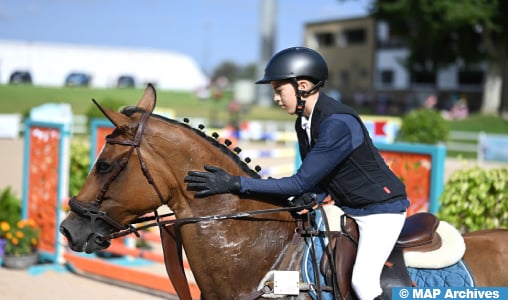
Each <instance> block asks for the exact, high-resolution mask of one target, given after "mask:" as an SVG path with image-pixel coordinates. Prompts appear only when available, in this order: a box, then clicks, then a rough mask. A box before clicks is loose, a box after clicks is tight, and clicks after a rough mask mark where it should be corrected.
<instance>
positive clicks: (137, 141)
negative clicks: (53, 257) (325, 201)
mask: <svg viewBox="0 0 508 300" xmlns="http://www.w3.org/2000/svg"><path fill="white" fill-rule="evenodd" d="M150 115H151V113H150V112H148V111H145V112H143V115H142V116H141V120H140V122H139V125H138V128H137V131H136V135H135V136H134V139H133V140H120V139H114V138H111V137H109V136H108V137H106V143H109V144H117V145H124V146H129V147H130V149H129V151H128V153H127V155H126V156H125V157H124V158H123V159H122V160H121V162H120V164H119V165H118V167H117V168H116V170H115V171H114V172H113V174H112V175H111V177H109V179H108V181H106V183H104V185H103V186H102V188H101V189H100V191H99V192H98V193H97V196H96V199H95V201H94V202H93V203H84V202H82V201H79V200H78V199H76V197H72V198H71V199H70V200H69V207H70V209H71V210H72V211H73V212H75V213H77V214H78V215H81V216H83V217H88V218H90V223H91V227H92V232H93V238H94V240H95V241H96V242H97V243H99V244H103V243H108V242H109V240H111V239H115V238H119V237H122V236H126V235H129V234H131V233H134V234H135V235H136V236H137V237H140V234H139V232H138V231H139V230H144V229H147V228H150V227H155V226H158V227H160V228H163V227H164V226H166V225H181V224H187V223H198V222H202V221H210V220H224V219H241V218H248V217H251V216H254V215H260V214H269V213H276V212H283V211H287V212H297V211H301V210H302V209H312V206H313V204H307V205H302V206H294V207H281V208H274V209H263V210H254V211H245V212H239V213H232V214H220V215H208V216H200V217H190V218H180V219H169V220H162V219H163V218H166V217H169V216H173V215H174V213H168V214H164V215H160V216H159V215H158V213H157V210H154V215H153V216H147V217H139V218H137V219H136V220H134V221H133V222H132V223H130V224H128V225H122V224H120V223H119V222H117V221H116V220H114V219H113V218H111V216H109V214H108V213H107V212H105V211H102V210H101V209H100V206H101V204H102V202H103V201H104V198H105V194H106V192H107V191H108V188H109V186H110V185H111V183H112V182H113V181H114V180H115V179H116V177H117V176H118V175H119V174H120V172H121V171H122V170H123V169H124V168H125V166H126V165H127V163H128V161H129V158H130V156H131V155H132V154H133V152H134V151H136V154H137V156H138V160H139V163H140V165H141V170H142V171H143V175H144V176H145V177H146V179H147V180H148V183H149V184H150V185H151V186H152V187H153V188H154V190H155V192H156V193H157V195H158V197H159V200H160V202H161V205H164V204H166V201H165V199H164V197H163V196H162V193H161V192H160V189H159V188H158V187H157V184H156V183H155V181H154V180H153V177H152V175H151V174H150V172H149V170H148V167H147V165H146V163H145V161H144V159H143V156H142V155H141V151H140V146H141V139H142V136H143V132H144V130H145V127H146V122H147V120H148V118H149V117H150ZM98 220H102V221H104V222H106V223H108V224H109V225H111V226H112V227H114V228H115V229H116V230H117V231H116V232H113V233H111V234H108V235H103V234H101V233H99V232H97V231H96V230H95V223H96V222H97V221H98ZM147 221H154V222H153V223H149V224H146V225H143V226H133V224H139V223H144V222H147Z"/></svg>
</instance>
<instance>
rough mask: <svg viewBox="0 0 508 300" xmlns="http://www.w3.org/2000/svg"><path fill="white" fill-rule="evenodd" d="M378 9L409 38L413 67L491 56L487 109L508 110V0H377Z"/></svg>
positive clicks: (425, 68) (432, 69) (469, 61)
mask: <svg viewBox="0 0 508 300" xmlns="http://www.w3.org/2000/svg"><path fill="white" fill-rule="evenodd" d="M372 12H373V15H374V16H375V17H376V18H378V19H381V20H385V21H387V22H388V24H389V25H390V27H391V28H392V29H393V32H394V33H395V34H396V35H398V36H400V37H402V38H404V39H405V40H406V42H407V44H408V47H409V49H410V52H411V54H410V56H409V58H408V60H407V61H406V66H407V68H408V69H409V70H410V71H412V70H418V71H426V72H433V73H435V72H437V71H438V70H439V69H440V68H443V67H446V66H447V65H450V64H455V63H458V62H460V63H463V64H464V67H465V68H467V67H468V65H470V64H474V63H477V62H479V61H481V60H485V61H487V62H488V73H487V79H486V83H485V86H484V98H483V105H482V112H484V113H496V112H497V113H508V84H504V85H503V84H502V83H503V82H508V48H507V46H506V45H508V18H506V15H507V14H508V2H507V1H501V0H489V1H487V0H461V1H456V0H375V1H374V2H373V6H372Z"/></svg>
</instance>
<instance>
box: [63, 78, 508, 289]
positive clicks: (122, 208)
mask: <svg viewBox="0 0 508 300" xmlns="http://www.w3.org/2000/svg"><path fill="white" fill-rule="evenodd" d="M155 102H156V95H155V90H154V88H153V87H152V86H151V85H149V86H148V87H147V89H146V90H145V93H144V95H143V97H142V99H141V100H140V101H139V103H138V104H137V107H135V108H127V109H124V110H123V111H122V113H119V112H115V111H112V110H109V109H106V108H104V107H101V106H100V105H99V104H97V103H96V104H97V106H98V107H99V108H100V109H101V110H102V112H103V113H104V114H105V115H106V117H107V118H108V119H109V120H110V121H111V122H112V123H113V124H114V125H115V127H116V129H115V131H114V132H113V133H112V134H111V135H109V136H108V137H107V138H106V141H107V143H106V145H105V147H104V148H103V149H102V151H101V152H100V154H99V156H98V158H97V161H96V162H95V165H94V167H93V169H92V170H91V172H90V174H89V176H88V178H87V180H86V182H85V184H84V186H83V188H82V189H81V191H80V192H79V194H78V195H77V196H76V197H75V198H73V199H72V200H71V209H72V211H71V212H70V213H69V215H68V216H67V217H66V218H65V220H64V221H63V222H62V224H61V227H60V230H61V232H62V234H64V235H65V236H66V238H67V240H68V245H69V247H70V248H71V249H72V250H74V251H85V252H87V253H91V252H94V251H98V250H102V249H105V248H107V247H108V246H109V241H108V239H109V237H111V236H112V235H114V233H115V232H118V231H121V230H129V226H130V225H129V224H131V223H132V222H133V221H135V220H136V219H137V218H138V217H140V216H143V215H145V214H147V213H150V212H153V211H155V210H157V208H158V207H160V206H162V205H167V206H169V208H170V209H171V210H172V211H173V212H174V213H175V216H176V219H177V220H192V221H190V222H185V223H182V224H180V226H179V231H180V234H181V239H182V244H183V247H184V249H185V252H186V255H187V258H188V262H189V265H190V266H191V269H192V272H193V274H194V277H195V280H196V283H197V284H198V286H199V288H200V290H201V293H202V297H203V298H204V299H241V298H242V297H244V296H246V295H251V294H252V293H253V292H255V291H256V289H257V287H258V284H259V283H260V281H261V279H262V278H263V276H265V274H266V273H267V272H268V271H270V270H272V269H274V268H276V267H277V266H278V265H279V264H280V261H281V260H285V258H284V257H283V256H284V253H285V249H287V248H288V247H289V245H291V240H292V237H293V235H294V232H295V223H296V221H295V216H294V214H292V213H290V212H288V211H287V210H285V209H281V207H282V204H281V202H280V201H273V200H274V199H256V198H248V197H239V196H238V195H232V194H219V195H214V196H210V197H207V198H204V199H203V198H198V199H197V198H194V194H193V192H192V191H188V190H187V188H186V184H184V181H183V178H184V177H185V175H186V174H187V172H188V171H189V170H200V169H202V168H203V166H204V165H206V164H209V165H216V166H220V167H221V168H223V169H225V170H227V171H228V172H229V173H230V174H234V175H242V176H255V177H259V175H258V174H257V173H256V172H255V171H253V170H251V169H250V168H249V167H248V166H247V164H245V163H244V162H242V161H241V160H240V159H239V158H238V156H237V155H236V153H234V152H232V151H230V150H229V149H228V148H227V147H226V146H224V145H222V144H220V143H218V142H217V141H216V140H215V139H214V138H211V137H208V136H207V135H205V134H204V133H203V132H202V131H200V130H196V129H193V128H191V127H189V126H188V125H186V124H183V123H180V122H177V121H174V120H170V119H166V118H163V117H160V116H157V115H153V114H152V112H153V109H154V107H155ZM260 210H261V211H262V210H268V212H267V213H264V214H254V215H250V214H240V215H236V217H234V218H227V217H217V218H215V217H207V216H224V215H234V214H235V213H242V212H252V211H260ZM238 216H239V217H238ZM498 235H502V236H503V237H502V238H501V237H500V240H497V241H492V242H493V243H494V244H497V245H496V246H495V247H501V246H499V244H500V243H501V244H502V247H505V248H504V249H505V250H504V251H501V252H496V253H495V255H494V257H487V256H486V255H482V254H481V253H483V252H484V250H485V249H483V248H484V246H483V245H477V244H475V243H468V246H469V248H468V250H467V253H466V259H467V258H468V257H473V259H478V258H477V256H479V257H481V258H482V259H484V260H493V259H498V260H501V261H502V262H499V261H494V263H493V264H492V265H491V267H492V268H493V269H490V270H488V272H487V273H497V274H498V276H497V277H496V278H488V279H484V278H481V276H486V275H487V274H484V272H483V271H477V270H476V269H475V268H473V271H475V272H478V273H476V274H475V276H476V280H477V281H478V282H479V283H484V284H490V285H498V286H503V285H508V274H507V273H506V271H503V270H501V269H502V267H503V266H506V264H507V263H508V258H507V251H506V247H507V243H508V231H500V232H499V233H498ZM484 237H485V235H483V234H482V235H479V236H478V238H479V239H483V238H484ZM471 239H472V240H475V239H476V237H471ZM492 249H498V248H494V246H493V248H492ZM500 250H501V249H500ZM470 253H477V254H474V255H469V254H470ZM467 263H468V264H469V265H474V263H473V262H470V261H467ZM300 298H301V299H308V298H309V296H308V295H307V294H303V293H302V294H301V295H300Z"/></svg>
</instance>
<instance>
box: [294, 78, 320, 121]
mask: <svg viewBox="0 0 508 300" xmlns="http://www.w3.org/2000/svg"><path fill="white" fill-rule="evenodd" d="M292 83H293V86H294V87H295V90H296V114H298V116H302V114H303V111H304V110H305V102H306V101H305V100H303V99H302V97H307V96H309V95H312V94H314V93H315V92H317V90H318V89H319V88H320V87H322V86H323V85H324V82H323V81H319V82H318V83H316V84H315V85H314V86H313V87H312V88H311V89H310V90H308V91H303V90H300V89H298V80H297V79H296V78H293V81H292Z"/></svg>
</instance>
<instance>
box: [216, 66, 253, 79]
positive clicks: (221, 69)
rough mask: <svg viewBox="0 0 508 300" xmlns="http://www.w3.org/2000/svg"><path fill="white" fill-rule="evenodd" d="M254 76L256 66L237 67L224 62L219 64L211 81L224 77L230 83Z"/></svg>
mask: <svg viewBox="0 0 508 300" xmlns="http://www.w3.org/2000/svg"><path fill="white" fill-rule="evenodd" d="M255 76H256V65H255V64H249V65H246V66H239V65H237V64H235V63H234V62H230V61H226V62H223V63H221V64H220V65H219V66H218V67H217V68H216V69H215V70H214V71H213V75H212V79H216V78H219V77H226V78H227V79H228V80H229V81H230V82H233V81H235V80H237V79H241V78H243V79H252V80H254V78H255Z"/></svg>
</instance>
